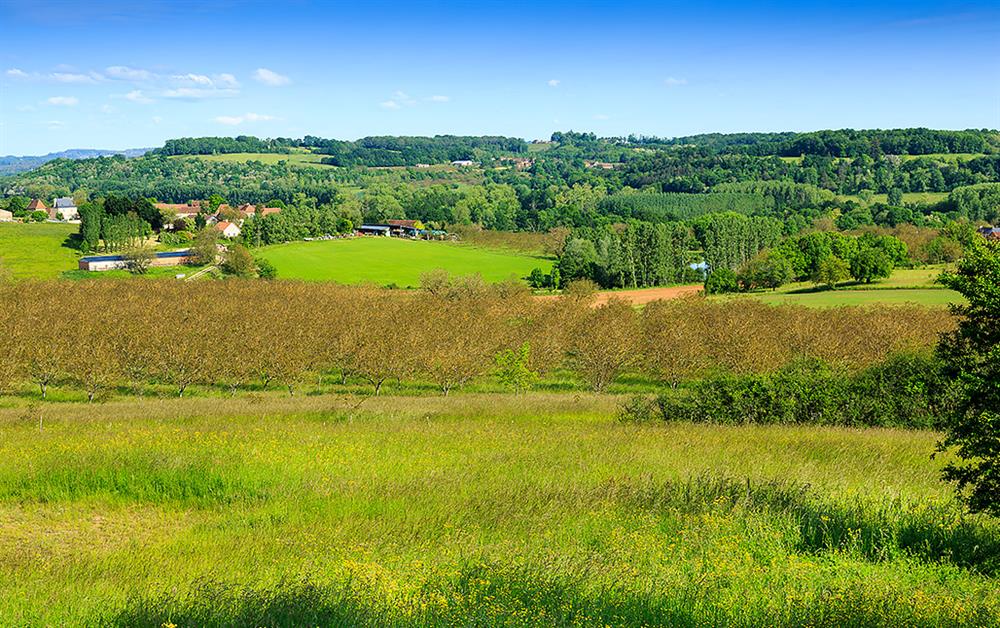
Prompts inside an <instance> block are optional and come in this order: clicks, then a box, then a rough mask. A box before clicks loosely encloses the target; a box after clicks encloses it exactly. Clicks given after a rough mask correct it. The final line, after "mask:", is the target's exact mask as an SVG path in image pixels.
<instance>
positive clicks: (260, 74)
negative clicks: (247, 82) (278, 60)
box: [253, 68, 292, 87]
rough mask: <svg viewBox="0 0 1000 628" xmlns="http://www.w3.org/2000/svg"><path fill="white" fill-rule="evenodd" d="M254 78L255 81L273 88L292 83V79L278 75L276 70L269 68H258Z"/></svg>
mask: <svg viewBox="0 0 1000 628" xmlns="http://www.w3.org/2000/svg"><path fill="white" fill-rule="evenodd" d="M253 78H254V80H255V81H259V82H261V83H263V84H264V85H270V86H271V87H280V86H281V85H288V84H289V83H291V82H292V79H290V78H288V77H287V76H284V75H281V74H278V73H277V72H275V71H274V70H268V69H267V68H257V70H256V71H255V72H254V73H253Z"/></svg>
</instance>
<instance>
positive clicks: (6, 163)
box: [0, 148, 153, 175]
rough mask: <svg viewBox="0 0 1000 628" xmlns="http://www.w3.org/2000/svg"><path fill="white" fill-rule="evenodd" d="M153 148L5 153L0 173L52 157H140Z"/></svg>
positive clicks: (30, 165)
mask: <svg viewBox="0 0 1000 628" xmlns="http://www.w3.org/2000/svg"><path fill="white" fill-rule="evenodd" d="M151 150H153V149H152V148H126V149H125V150H102V149H99V148H70V149H69V150H63V151H59V152H58V153H49V154H48V155H24V156H21V157H18V156H16V155H7V156H5V157H0V175H4V174H16V173H18V172H24V171H26V170H31V169H33V168H37V167H38V166H41V165H42V164H44V163H47V162H50V161H52V160H53V159H90V158H92V157H106V156H108V155H124V156H126V157H141V156H143V155H145V154H146V153H148V152H149V151H151Z"/></svg>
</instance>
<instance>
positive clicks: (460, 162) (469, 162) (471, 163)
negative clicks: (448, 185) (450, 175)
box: [451, 159, 476, 166]
mask: <svg viewBox="0 0 1000 628" xmlns="http://www.w3.org/2000/svg"><path fill="white" fill-rule="evenodd" d="M451 165H453V166H475V165H476V162H474V161H472V160H471V159H456V160H455V161H453V162H451Z"/></svg>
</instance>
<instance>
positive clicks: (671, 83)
mask: <svg viewBox="0 0 1000 628" xmlns="http://www.w3.org/2000/svg"><path fill="white" fill-rule="evenodd" d="M687 82H688V81H687V79H686V78H674V77H673V76H668V77H667V78H666V79H664V81H663V84H664V85H666V86H667V87H680V86H681V85H687Z"/></svg>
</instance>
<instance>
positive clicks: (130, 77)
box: [104, 65, 153, 81]
mask: <svg viewBox="0 0 1000 628" xmlns="http://www.w3.org/2000/svg"><path fill="white" fill-rule="evenodd" d="M104 73H105V74H107V75H108V76H109V77H111V78H113V79H118V80H120V81H148V80H150V79H151V78H153V73H152V72H150V71H149V70H141V69H138V68H130V67H128V66H127V65H113V66H111V67H108V68H104Z"/></svg>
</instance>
